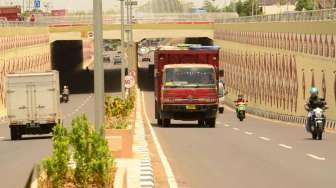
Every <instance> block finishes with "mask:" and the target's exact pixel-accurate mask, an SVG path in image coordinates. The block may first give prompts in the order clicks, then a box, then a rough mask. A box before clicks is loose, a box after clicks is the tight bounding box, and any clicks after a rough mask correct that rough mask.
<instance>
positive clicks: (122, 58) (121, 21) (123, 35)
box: [120, 0, 125, 99]
mask: <svg viewBox="0 0 336 188" xmlns="http://www.w3.org/2000/svg"><path fill="white" fill-rule="evenodd" d="M120 26H121V33H120V34H121V36H120V40H121V43H120V44H121V96H122V99H125V40H124V38H125V27H124V26H125V23H124V0H120Z"/></svg>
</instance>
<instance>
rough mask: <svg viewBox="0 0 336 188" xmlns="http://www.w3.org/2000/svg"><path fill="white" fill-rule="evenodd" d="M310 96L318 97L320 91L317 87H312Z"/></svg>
mask: <svg viewBox="0 0 336 188" xmlns="http://www.w3.org/2000/svg"><path fill="white" fill-rule="evenodd" d="M309 93H310V95H312V96H317V95H318V89H317V87H311V88H310V90H309Z"/></svg>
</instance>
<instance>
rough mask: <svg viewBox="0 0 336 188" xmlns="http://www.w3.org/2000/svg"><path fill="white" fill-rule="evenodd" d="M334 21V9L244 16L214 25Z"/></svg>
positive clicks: (335, 11) (217, 20)
mask: <svg viewBox="0 0 336 188" xmlns="http://www.w3.org/2000/svg"><path fill="white" fill-rule="evenodd" d="M324 20H336V8H332V9H321V10H311V11H300V12H296V11H295V12H287V13H282V14H271V15H258V16H245V17H239V18H224V19H221V18H219V19H216V20H215V22H216V23H237V22H238V23H239V22H297V21H324Z"/></svg>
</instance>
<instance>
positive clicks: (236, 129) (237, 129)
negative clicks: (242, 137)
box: [232, 127, 240, 131]
mask: <svg viewBox="0 0 336 188" xmlns="http://www.w3.org/2000/svg"><path fill="white" fill-rule="evenodd" d="M232 129H233V130H235V131H239V130H240V129H239V128H237V127H235V128H232Z"/></svg>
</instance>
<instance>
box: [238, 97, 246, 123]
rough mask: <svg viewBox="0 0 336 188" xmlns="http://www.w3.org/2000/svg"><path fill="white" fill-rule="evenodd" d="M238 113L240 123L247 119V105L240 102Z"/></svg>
mask: <svg viewBox="0 0 336 188" xmlns="http://www.w3.org/2000/svg"><path fill="white" fill-rule="evenodd" d="M236 112H237V118H238V119H239V120H240V121H243V120H244V119H245V112H246V103H243V102H239V103H238V104H237V109H236Z"/></svg>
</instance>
